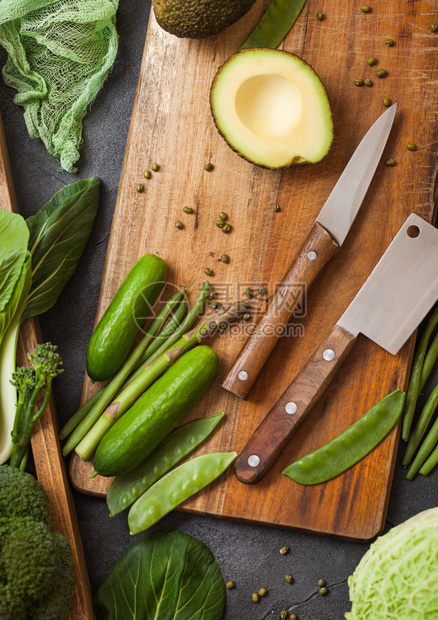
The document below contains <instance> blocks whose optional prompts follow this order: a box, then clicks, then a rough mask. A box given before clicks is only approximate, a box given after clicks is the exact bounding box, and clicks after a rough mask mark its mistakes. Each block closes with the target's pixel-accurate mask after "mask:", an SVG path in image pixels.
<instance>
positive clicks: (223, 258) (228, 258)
mask: <svg viewBox="0 0 438 620" xmlns="http://www.w3.org/2000/svg"><path fill="white" fill-rule="evenodd" d="M221 261H222V262H223V263H226V264H228V263H229V262H230V257H229V256H228V254H222V256H221Z"/></svg>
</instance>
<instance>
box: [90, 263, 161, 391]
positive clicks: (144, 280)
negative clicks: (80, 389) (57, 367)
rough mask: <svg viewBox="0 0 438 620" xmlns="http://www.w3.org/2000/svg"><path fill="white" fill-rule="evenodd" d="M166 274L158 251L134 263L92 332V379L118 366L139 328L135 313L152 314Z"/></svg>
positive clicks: (107, 376)
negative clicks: (150, 312)
mask: <svg viewBox="0 0 438 620" xmlns="http://www.w3.org/2000/svg"><path fill="white" fill-rule="evenodd" d="M166 274H167V265H166V263H165V262H164V261H163V260H162V259H161V258H159V257H158V256H155V254H146V255H145V256H142V257H141V258H140V259H139V260H138V261H137V262H136V263H135V265H134V267H133V268H132V269H131V271H130V272H129V273H128V275H127V276H126V278H125V280H124V281H123V282H122V284H121V286H120V288H119V290H118V291H117V293H116V294H115V296H114V299H113V300H112V302H111V303H110V305H109V306H108V308H107V309H106V311H105V314H104V315H103V317H102V318H101V319H100V321H99V323H98V324H97V327H96V329H95V330H94V333H93V335H92V336H91V340H90V344H89V345H88V351H87V373H88V376H89V377H90V379H92V380H93V381H104V380H105V379H108V378H109V377H111V376H112V375H113V374H114V373H116V372H117V371H118V370H119V368H120V367H121V365H122V364H123V362H124V361H125V360H126V358H127V357H128V353H129V350H130V349H131V347H132V345H133V343H134V340H135V337H136V335H137V332H138V322H137V321H136V320H135V317H138V318H141V317H146V316H147V314H149V310H150V308H151V307H152V306H153V305H154V303H155V301H156V299H157V297H158V295H159V294H160V292H161V290H162V289H163V286H164V284H165V282H166Z"/></svg>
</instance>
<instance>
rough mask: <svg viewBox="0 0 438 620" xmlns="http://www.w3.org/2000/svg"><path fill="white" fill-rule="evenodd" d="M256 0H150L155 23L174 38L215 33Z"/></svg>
mask: <svg viewBox="0 0 438 620" xmlns="http://www.w3.org/2000/svg"><path fill="white" fill-rule="evenodd" d="M254 2H255V0H152V6H153V7H154V13H155V17H156V20H157V22H158V23H159V25H160V26H161V28H163V29H164V30H166V31H167V32H170V33H171V34H174V35H175V36H177V37H181V38H189V39H202V38H204V37H210V36H212V35H215V34H218V33H219V32H221V31H222V30H224V29H225V28H227V27H228V26H231V24H234V22H236V21H237V20H238V19H240V18H241V17H243V15H245V13H247V12H248V11H249V9H250V8H251V6H252V5H253V4H254Z"/></svg>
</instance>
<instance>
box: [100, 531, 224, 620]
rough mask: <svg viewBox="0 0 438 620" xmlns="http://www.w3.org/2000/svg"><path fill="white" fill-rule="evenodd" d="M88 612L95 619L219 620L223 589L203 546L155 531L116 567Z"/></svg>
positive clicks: (178, 535)
mask: <svg viewBox="0 0 438 620" xmlns="http://www.w3.org/2000/svg"><path fill="white" fill-rule="evenodd" d="M94 609H95V612H96V616H97V619H98V620H116V619H117V620H120V619H123V620H131V619H132V620H138V619H139V618H149V619H150V620H152V619H156V620H158V619H160V620H221V619H222V618H223V617H224V609H225V585H224V581H223V578H222V575H221V571H220V568H219V566H218V564H217V562H216V560H215V558H214V556H213V554H212V553H211V551H210V550H209V549H208V548H207V547H206V546H205V545H204V544H203V543H201V542H199V541H198V540H196V539H194V538H192V537H191V536H189V535H188V534H183V533H181V532H155V533H154V534H150V535H149V536H145V537H144V538H142V539H141V540H139V541H138V542H136V543H135V544H134V545H132V547H131V548H130V549H128V551H127V552H126V553H125V555H124V556H123V557H122V558H121V559H120V560H119V561H118V562H117V564H116V565H115V566H114V568H113V569H112V570H111V572H110V573H109V575H108V576H107V578H106V579H105V581H104V582H103V583H102V585H101V586H100V588H99V590H98V591H97V594H96V596H95V599H94Z"/></svg>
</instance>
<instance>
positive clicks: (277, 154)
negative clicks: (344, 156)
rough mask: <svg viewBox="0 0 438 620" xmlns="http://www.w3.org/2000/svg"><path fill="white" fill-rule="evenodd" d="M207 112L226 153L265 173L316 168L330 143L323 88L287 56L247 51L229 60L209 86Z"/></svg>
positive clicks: (330, 128)
mask: <svg viewBox="0 0 438 620" xmlns="http://www.w3.org/2000/svg"><path fill="white" fill-rule="evenodd" d="M211 109H212V113H213V118H214V120H215V123H216V126H217V128H218V130H219V132H220V134H221V135H222V136H223V138H224V139H225V140H226V141H227V142H228V144H229V145H230V146H231V148H233V149H234V150H235V151H236V152H237V153H238V154H239V155H241V156H242V157H244V158H245V159H247V160H248V161H250V162H252V163H255V164H258V165H260V166H264V167H266V168H273V169H276V168H283V167H287V166H291V165H296V164H299V163H304V162H308V163H317V162H318V161H321V159H323V158H324V157H325V156H326V155H327V153H328V151H329V149H330V146H331V143H332V140H333V122H332V115H331V110H330V103H329V100H328V97H327V93H326V91H325V89H324V86H323V85H322V83H321V81H320V80H319V77H318V76H317V75H316V73H315V72H314V71H313V70H312V68H311V67H310V66H309V65H308V64H306V63H305V62H304V61H303V60H301V59H300V58H298V57H297V56H294V55H293V54H290V53H288V52H283V51H279V50H271V49H249V50H243V51H242V52H239V53H238V54H235V55H234V56H232V57H231V58H230V59H229V60H228V61H227V62H226V63H225V64H224V65H223V66H222V67H221V68H220V69H219V71H218V73H217V74H216V77H215V79H214V81H213V85H212V89H211Z"/></svg>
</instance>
